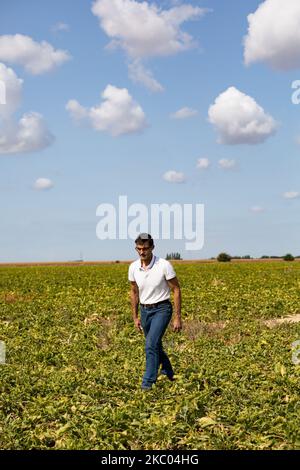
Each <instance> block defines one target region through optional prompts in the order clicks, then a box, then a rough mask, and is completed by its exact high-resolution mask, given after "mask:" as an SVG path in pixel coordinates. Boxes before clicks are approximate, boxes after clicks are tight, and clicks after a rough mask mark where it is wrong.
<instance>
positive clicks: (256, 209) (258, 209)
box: [250, 206, 265, 214]
mask: <svg viewBox="0 0 300 470" xmlns="http://www.w3.org/2000/svg"><path fill="white" fill-rule="evenodd" d="M250 211H251V212H254V213H255V214H260V213H261V212H264V211H265V209H264V208H263V207H261V206H252V207H251V208H250Z"/></svg>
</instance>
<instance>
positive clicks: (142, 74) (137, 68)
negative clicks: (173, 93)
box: [128, 60, 164, 93]
mask: <svg viewBox="0 0 300 470" xmlns="http://www.w3.org/2000/svg"><path fill="white" fill-rule="evenodd" d="M128 70H129V78H130V79H131V80H132V81H133V82H136V83H142V84H143V85H144V86H145V87H146V88H148V89H149V90H151V91H153V92H154V93H159V92H162V91H164V88H163V86H162V85H161V84H160V83H159V82H158V81H157V80H156V79H155V78H154V77H153V75H152V72H151V70H147V69H146V68H145V66H144V65H143V64H142V63H141V62H140V61H139V60H135V61H134V62H132V63H131V64H129V65H128Z"/></svg>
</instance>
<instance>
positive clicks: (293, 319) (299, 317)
mask: <svg viewBox="0 0 300 470" xmlns="http://www.w3.org/2000/svg"><path fill="white" fill-rule="evenodd" d="M262 323H263V324H264V325H266V326H267V327H268V328H275V327H276V326H278V325H284V324H288V323H300V313H297V314H296V315H289V316H287V317H283V318H272V319H271V320H262Z"/></svg>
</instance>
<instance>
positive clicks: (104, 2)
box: [92, 0, 208, 59]
mask: <svg viewBox="0 0 300 470" xmlns="http://www.w3.org/2000/svg"><path fill="white" fill-rule="evenodd" d="M207 11H208V10H207V9H205V8H200V7H194V6H192V5H179V6H175V7H173V8H171V9H169V10H162V9H160V8H159V7H158V6H156V5H155V4H154V3H152V4H150V3H148V2H145V1H144V2H138V1H135V0H96V1H95V2H94V3H93V6H92V12H93V14H94V15H95V16H97V17H98V18H99V21H100V26H101V28H102V29H103V30H104V32H105V33H106V34H107V36H109V37H110V38H112V40H113V43H112V44H111V45H113V46H114V47H117V46H118V47H121V48H122V49H124V50H125V51H126V52H127V54H128V55H129V56H130V57H132V58H134V59H136V58H145V57H153V56H166V55H171V54H176V53H177V52H180V51H185V50H187V49H190V48H191V47H193V46H194V44H195V43H194V41H193V38H192V37H191V36H190V35H189V34H187V33H185V32H183V31H182V30H181V28H180V26H181V24H182V23H184V22H186V21H189V20H193V19H196V18H199V17H200V16H203V15H204V14H205V13H206V12H207Z"/></svg>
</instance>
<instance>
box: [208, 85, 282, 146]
mask: <svg viewBox="0 0 300 470" xmlns="http://www.w3.org/2000/svg"><path fill="white" fill-rule="evenodd" d="M208 118H209V122H210V123H211V124H213V125H214V126H215V128H216V130H217V131H218V132H219V138H218V142H219V143H221V144H229V145H236V144H259V143H262V142H264V141H265V140H266V139H267V138H268V137H270V136H271V135H273V134H274V133H275V132H276V129H277V123H276V122H275V121H274V119H273V118H272V116H270V115H269V114H266V113H265V111H264V109H263V108H262V107H261V106H259V105H258V104H257V103H256V101H255V100H254V99H253V98H252V97H251V96H248V95H246V94H244V93H242V92H241V91H239V90H237V89H236V88H235V87H233V86H232V87H229V88H228V89H227V90H226V91H224V92H223V93H221V94H220V95H219V96H218V97H217V98H216V100H215V103H214V104H213V105H211V106H210V108H209V111H208Z"/></svg>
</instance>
